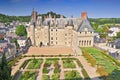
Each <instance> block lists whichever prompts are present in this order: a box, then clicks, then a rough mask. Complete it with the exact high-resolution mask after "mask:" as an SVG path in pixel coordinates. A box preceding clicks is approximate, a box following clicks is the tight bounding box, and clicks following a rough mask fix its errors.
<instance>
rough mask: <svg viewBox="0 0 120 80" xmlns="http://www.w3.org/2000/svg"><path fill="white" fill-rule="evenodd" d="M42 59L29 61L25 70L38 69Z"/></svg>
mask: <svg viewBox="0 0 120 80" xmlns="http://www.w3.org/2000/svg"><path fill="white" fill-rule="evenodd" d="M42 61H43V60H42V59H35V58H34V59H31V60H30V61H29V64H28V67H27V69H39V68H40V65H41V64H42Z"/></svg>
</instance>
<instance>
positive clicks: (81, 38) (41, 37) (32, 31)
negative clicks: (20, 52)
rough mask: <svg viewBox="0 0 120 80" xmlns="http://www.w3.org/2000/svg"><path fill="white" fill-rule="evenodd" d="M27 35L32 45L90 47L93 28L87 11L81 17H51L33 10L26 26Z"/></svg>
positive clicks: (92, 40) (92, 39) (92, 38)
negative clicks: (29, 21) (40, 14)
mask: <svg viewBox="0 0 120 80" xmlns="http://www.w3.org/2000/svg"><path fill="white" fill-rule="evenodd" d="M27 33H28V37H30V39H31V42H32V45H33V46H38V47H39V46H69V47H73V48H76V47H92V46H93V42H94V30H93V28H92V27H91V25H90V23H89V21H88V19H87V13H86V12H83V13H82V17H81V18H73V17H71V18H64V17H63V16H61V17H60V18H56V17H55V16H54V18H52V16H51V15H49V16H48V17H44V19H42V17H41V16H37V12H36V11H33V12H32V16H31V24H30V26H29V27H27Z"/></svg>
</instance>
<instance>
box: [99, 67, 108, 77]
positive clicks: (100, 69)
mask: <svg viewBox="0 0 120 80" xmlns="http://www.w3.org/2000/svg"><path fill="white" fill-rule="evenodd" d="M97 72H98V73H99V74H100V75H101V76H108V73H107V72H105V70H104V68H103V67H100V68H97Z"/></svg>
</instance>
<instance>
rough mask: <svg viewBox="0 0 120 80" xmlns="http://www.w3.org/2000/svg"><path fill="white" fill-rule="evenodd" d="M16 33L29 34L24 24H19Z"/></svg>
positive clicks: (19, 34) (20, 34)
mask: <svg viewBox="0 0 120 80" xmlns="http://www.w3.org/2000/svg"><path fill="white" fill-rule="evenodd" d="M16 34H17V35H18V36H25V37H26V36H27V31H26V28H25V27H24V26H23V25H19V26H18V27H17V29H16Z"/></svg>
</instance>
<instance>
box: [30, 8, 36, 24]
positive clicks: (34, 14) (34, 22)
mask: <svg viewBox="0 0 120 80" xmlns="http://www.w3.org/2000/svg"><path fill="white" fill-rule="evenodd" d="M36 21H37V12H36V11H35V10H34V9H33V11H32V15H31V23H32V24H34V25H35V24H36Z"/></svg>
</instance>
